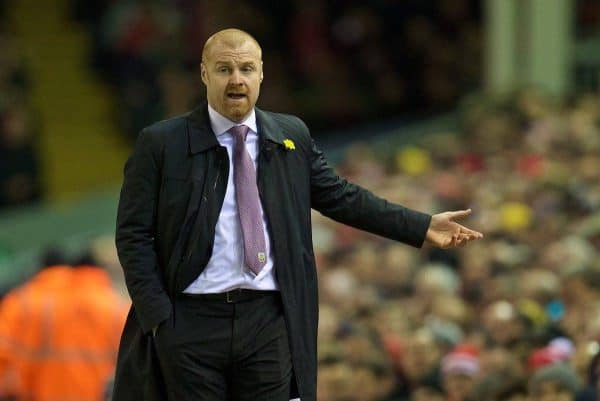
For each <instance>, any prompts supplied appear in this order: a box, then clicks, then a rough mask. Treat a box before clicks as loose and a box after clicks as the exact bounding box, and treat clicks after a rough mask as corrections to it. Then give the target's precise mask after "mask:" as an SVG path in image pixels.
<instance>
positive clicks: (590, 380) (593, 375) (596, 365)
mask: <svg viewBox="0 0 600 401" xmlns="http://www.w3.org/2000/svg"><path fill="white" fill-rule="evenodd" d="M598 399H600V352H598V353H596V355H594V357H593V358H592V360H591V361H590V367H589V371H588V377H587V383H586V386H585V387H584V388H583V389H582V390H581V391H580V393H579V394H577V397H576V398H575V400H576V401H596V400H598Z"/></svg>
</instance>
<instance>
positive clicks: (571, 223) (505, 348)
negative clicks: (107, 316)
mask: <svg viewBox="0 0 600 401" xmlns="http://www.w3.org/2000/svg"><path fill="white" fill-rule="evenodd" d="M461 115H462V118H461V121H462V122H461V128H460V130H459V131H458V132H449V133H440V134H438V135H432V136H427V137H423V138H421V139H420V140H418V141H417V142H415V143H412V144H410V145H407V146H404V147H401V148H398V149H389V148H388V149H387V150H388V151H393V153H389V154H387V153H375V151H374V150H373V149H374V146H371V145H373V144H368V143H356V144H354V145H353V146H351V147H350V148H349V150H348V152H347V154H346V158H345V161H344V162H343V163H342V164H340V165H339V166H338V170H339V172H340V173H341V174H342V175H344V176H346V177H348V178H349V179H351V180H352V181H354V182H356V183H358V184H361V185H363V186H365V187H367V188H370V189H372V190H374V191H375V192H376V193H378V194H381V195H382V196H384V197H386V198H388V199H390V200H393V201H396V202H400V203H402V204H405V205H407V206H410V207H413V208H416V209H419V210H424V211H429V212H435V211H440V210H452V209H462V208H468V207H470V208H472V209H473V211H474V213H473V215H472V216H471V217H470V218H469V221H468V225H469V226H472V227H474V228H475V229H477V230H480V231H482V232H484V233H485V238H484V240H483V241H479V242H476V243H473V244H469V245H468V246H467V247H465V248H464V249H460V250H452V251H442V250H438V249H428V248H425V249H424V250H422V251H416V250H414V249H412V248H410V247H407V246H404V245H400V244H397V243H393V242H391V241H388V240H384V239H382V238H380V237H376V236H373V235H370V234H366V233H363V232H360V231H357V230H354V229H351V228H348V227H346V226H342V225H338V224H335V223H334V222H332V221H330V220H328V219H326V218H324V217H322V216H320V215H318V214H315V215H314V216H313V223H314V226H313V240H314V244H315V256H316V257H317V266H318V269H319V282H320V302H321V306H320V324H319V348H318V359H319V385H318V399H319V401H425V400H427V401H549V400H552V401H593V400H597V399H598V397H597V391H598V390H597V389H598V388H599V387H600V386H599V383H600V381H599V380H598V379H599V378H600V376H599V374H600V370H598V367H599V366H600V365H599V361H600V353H599V352H600V345H599V344H600V259H599V253H600V183H599V181H598V171H600V96H598V95H583V96H580V97H578V98H575V99H572V100H568V101H563V102H559V101H557V100H555V99H553V98H552V97H549V96H547V95H545V94H543V93H541V92H539V91H536V90H532V89H527V90H523V91H521V92H519V93H518V94H516V95H514V96H511V97H510V98H507V99H504V100H502V101H490V100H489V99H486V98H484V97H473V98H470V99H467V100H466V101H465V102H464V104H463V107H462V108H461ZM100 244H101V245H100V246H96V247H95V248H94V249H95V251H94V255H95V259H94V260H95V262H93V263H92V262H82V261H79V262H74V263H71V264H73V265H75V266H81V265H83V266H84V271H85V266H88V268H89V265H93V264H95V265H100V266H109V267H110V268H108V271H109V272H110V271H112V272H113V273H112V274H109V275H112V277H113V281H115V280H114V278H115V277H120V274H115V273H114V272H115V270H118V268H119V266H118V261H117V259H116V252H115V250H114V245H113V243H112V239H108V240H107V239H104V240H103V241H100ZM44 264H49V263H44ZM50 264H51V263H50ZM57 268H58V274H59V275H60V274H64V270H65V269H64V266H61V265H59V266H57ZM61 269H62V270H61ZM77 269H80V268H75V270H77ZM47 271H48V269H43V270H42V271H41V272H40V273H39V274H38V275H37V276H36V277H34V278H33V279H32V280H31V281H30V282H29V283H26V284H25V285H24V286H22V287H18V288H17V289H15V290H14V291H12V292H10V293H9V294H8V295H7V296H6V297H5V299H4V301H3V302H2V303H0V306H1V307H0V379H1V378H2V377H1V373H2V366H3V365H2V363H3V360H2V355H3V354H2V347H1V345H2V344H3V343H2V339H3V338H2V335H3V334H4V335H6V331H4V332H3V331H2V330H7V329H6V327H7V326H6V322H7V321H8V320H7V318H6V316H7V315H6V314H7V308H8V307H7V306H6V305H11V304H12V305H14V301H13V302H10V301H9V300H10V299H12V298H14V296H15V295H13V294H14V293H17V294H22V293H24V290H23V288H26V287H27V286H31V285H34V286H35V285H37V284H36V283H39V282H40V281H44V280H41V279H40V278H39V277H44V276H43V275H44V274H47ZM61 271H62V272H61ZM40 275H41V276H40ZM103 277H104V278H102V279H100V280H99V282H100V286H101V287H102V288H104V289H105V292H104V293H106V294H112V295H109V297H117V295H118V294H121V293H122V281H120V280H116V281H115V282H116V283H119V285H120V286H121V290H114V289H112V290H110V291H107V288H108V287H107V286H106V276H103ZM32 283H33V284H32ZM55 285H56V283H55ZM62 288H64V287H62ZM61 291H63V290H61ZM63 292H64V291H63ZM101 293H102V292H100V291H98V292H97V294H101ZM77 294H79V295H77ZM87 294H88V295H90V292H89V291H87ZM115 294H117V295H115ZM44 295H47V296H48V294H41V296H40V294H38V296H37V297H33V298H32V299H33V300H35V302H38V303H39V305H40V308H41V305H43V302H42V300H44ZM80 295H81V291H73V296H74V297H76V296H80ZM97 296H100V295H97ZM110 299H113V300H114V299H116V298H110ZM97 303H98V304H101V305H102V304H104V305H107V304H109V303H110V302H108V303H102V302H97ZM92 304H94V303H93V302H91V303H88V304H87V305H92ZM67 310H70V309H67ZM90 310H91V309H90ZM79 313H83V312H82V311H79ZM88 313H92V312H88ZM100 313H106V312H100ZM13 314H14V312H13ZM15 316H17V317H18V316H19V315H15ZM64 316H67V318H68V317H69V316H70V315H68V314H67V315H64ZM121 318H123V316H121ZM17 321H18V322H20V324H22V325H24V326H20V327H22V328H21V329H20V331H17V333H25V332H27V330H29V329H28V328H26V327H27V326H26V325H27V324H33V323H32V322H35V321H36V320H35V319H25V320H23V319H21V320H19V319H17ZM63 322H65V321H63ZM65 324H68V325H69V326H68V327H70V328H71V329H72V330H74V332H77V331H76V330H75V329H76V328H77V327H80V326H81V325H82V323H81V321H80V320H73V321H70V322H68V323H66V322H65ZM98 325H99V326H98V327H106V325H104V326H103V325H101V324H100V323H98ZM9 332H10V331H9ZM119 334H120V333H119V330H116V329H115V330H113V332H111V334H110V335H111V336H113V337H110V336H109V337H107V338H112V339H113V340H114V338H116V337H114V336H118V335H119ZM16 338H17V340H19V341H25V340H24V339H23V338H21V337H20V336H19V335H16ZM76 338H78V337H76ZM74 341H76V340H74ZM4 344H6V343H4ZM19 344H20V343H19ZM107 344H109V343H104V346H105V347H106V346H109V345H107ZM110 344H112V347H113V348H111V349H112V352H113V354H112V355H113V357H114V353H116V343H110ZM4 350H5V351H6V348H4ZM25 355H26V356H27V355H29V354H25ZM31 355H35V353H32V354H31ZM31 355H29V356H28V357H30V356H31ZM4 366H6V365H4ZM65 366H67V364H65ZM57 368H58V367H57V366H55V369H57ZM81 369H83V368H81ZM90 369H91V367H90ZM80 372H81V370H80ZM102 372H103V374H104V376H105V379H106V380H104V381H103V383H104V382H107V381H108V380H109V379H108V377H109V373H108V370H104V371H102ZM54 373H55V374H56V371H54ZM29 377H30V378H31V376H29ZM5 379H6V377H5ZM35 380H38V381H42V380H43V376H42V375H41V374H40V375H38V376H34V381H35ZM0 383H2V381H1V380H0ZM34 388H35V387H34ZM65 388H68V389H70V390H72V389H73V387H72V386H71V387H65ZM108 388H110V385H108ZM16 399H18V398H16ZM39 399H43V398H39Z"/></svg>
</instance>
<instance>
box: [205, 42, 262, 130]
mask: <svg viewBox="0 0 600 401" xmlns="http://www.w3.org/2000/svg"><path fill="white" fill-rule="evenodd" d="M201 73H202V82H204V84H205V85H206V97H207V98H208V104H209V105H210V106H211V107H212V108H213V109H215V110H216V111H217V112H219V114H221V115H223V116H225V117H227V118H228V119H230V120H231V121H235V122H241V121H242V120H244V118H245V117H246V116H248V114H250V112H251V111H252V109H253V108H254V105H255V104H256V100H257V99H258V94H259V92H260V83H261V82H262V77H263V73H262V60H261V57H260V49H259V48H258V46H256V44H255V43H254V42H252V41H251V40H246V41H244V42H243V43H242V44H241V45H240V46H238V47H235V48H232V47H230V46H228V45H226V44H224V43H222V42H218V43H215V44H214V45H213V46H212V48H211V49H210V51H209V52H208V54H207V56H206V58H205V60H204V61H203V63H202V66H201Z"/></svg>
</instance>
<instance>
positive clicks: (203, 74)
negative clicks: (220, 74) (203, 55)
mask: <svg viewBox="0 0 600 401" xmlns="http://www.w3.org/2000/svg"><path fill="white" fill-rule="evenodd" d="M200 77H202V82H204V85H206V81H207V80H208V77H207V76H206V66H205V65H204V63H200Z"/></svg>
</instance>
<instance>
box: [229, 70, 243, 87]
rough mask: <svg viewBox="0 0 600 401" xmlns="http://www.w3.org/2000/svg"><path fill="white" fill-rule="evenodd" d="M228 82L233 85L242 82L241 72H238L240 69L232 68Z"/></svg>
mask: <svg viewBox="0 0 600 401" xmlns="http://www.w3.org/2000/svg"><path fill="white" fill-rule="evenodd" d="M229 82H230V83H232V84H234V85H239V84H241V83H242V82H243V81H242V74H241V73H240V70H238V69H237V68H236V69H234V70H233V72H232V73H231V76H230V77H229Z"/></svg>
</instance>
